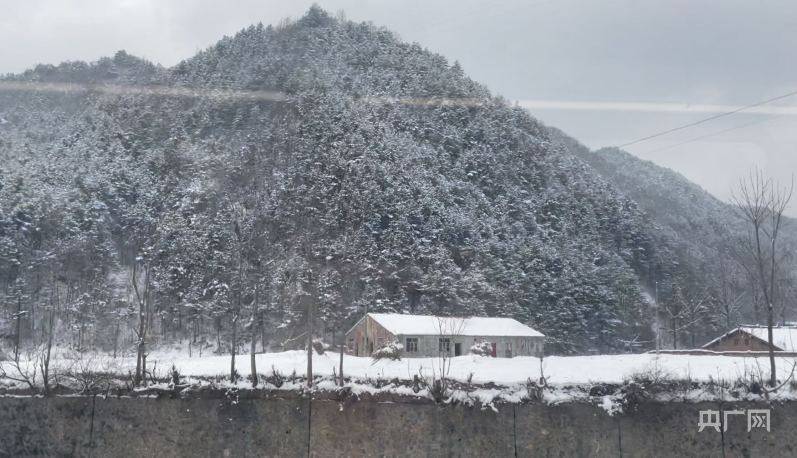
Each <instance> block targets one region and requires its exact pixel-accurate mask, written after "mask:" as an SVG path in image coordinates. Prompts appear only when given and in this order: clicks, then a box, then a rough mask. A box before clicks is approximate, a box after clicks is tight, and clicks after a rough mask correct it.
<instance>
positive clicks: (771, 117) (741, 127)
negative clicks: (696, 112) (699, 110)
mask: <svg viewBox="0 0 797 458" xmlns="http://www.w3.org/2000/svg"><path fill="white" fill-rule="evenodd" d="M780 117H781V115H776V116H770V117H768V118H764V119H758V120H756V121H753V122H748V123H745V124H741V125H738V126H733V127H729V128H727V129H723V130H720V131H719V132H712V133H710V134H706V135H701V136H699V137H695V138H691V139H689V140H684V141H682V142H679V143H676V144H674V145H668V146H665V147H663V148H657V149H654V150H650V151H645V154H650V153H658V152H659V151H666V150H668V149H673V148H676V147H679V146H681V145H686V144H687V143H692V142H696V141H700V140H703V139H705V138H709V137H714V136H716V135H720V134H724V133H726V132H730V131H732V130H737V129H744V128H745V127H750V126H754V125H756V124H762V123H765V122H769V121H772V120H773V119H777V118H780Z"/></svg>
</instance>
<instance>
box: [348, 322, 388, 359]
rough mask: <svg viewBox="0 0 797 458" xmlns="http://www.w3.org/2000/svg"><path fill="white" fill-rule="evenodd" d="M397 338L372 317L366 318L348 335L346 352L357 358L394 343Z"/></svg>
mask: <svg viewBox="0 0 797 458" xmlns="http://www.w3.org/2000/svg"><path fill="white" fill-rule="evenodd" d="M395 338H396V337H395V336H394V335H393V334H391V333H390V332H388V330H387V329H385V328H384V327H382V325H380V324H379V323H377V322H376V320H374V319H373V318H371V317H370V316H366V317H365V319H364V320H361V321H360V322H359V323H358V324H357V326H355V327H354V328H352V330H351V331H350V332H349V333H348V334H346V352H347V353H348V354H350V355H355V356H371V353H372V352H374V351H375V350H378V349H379V348H381V347H382V346H384V345H386V344H388V343H390V342H392V341H393V340H394V339H395Z"/></svg>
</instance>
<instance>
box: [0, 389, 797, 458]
mask: <svg viewBox="0 0 797 458" xmlns="http://www.w3.org/2000/svg"><path fill="white" fill-rule="evenodd" d="M746 408H771V409H772V423H771V432H767V431H766V430H764V429H755V430H753V431H752V432H750V433H748V432H747V429H746V421H745V419H744V417H741V416H739V417H732V419H731V421H729V430H728V431H727V432H725V433H724V434H722V433H718V432H716V431H714V430H713V429H707V430H704V431H703V432H698V431H697V429H698V428H697V421H698V416H699V415H698V412H699V411H700V410H701V409H715V410H721V409H725V410H733V409H746ZM795 421H797V404H777V405H772V406H767V405H753V404H749V403H738V404H727V405H718V404H713V403H702V404H678V403H670V404H652V403H651V404H643V405H641V406H639V409H638V411H637V412H635V413H633V414H627V415H620V416H617V417H610V416H608V415H607V414H606V413H605V412H604V411H603V410H601V409H600V408H597V407H594V406H591V405H588V404H569V405H560V406H544V405H520V406H512V405H507V406H503V407H500V408H499V411H498V412H494V411H492V410H489V409H488V410H481V409H478V408H470V407H463V406H438V405H435V404H431V403H419V402H384V401H383V402H374V401H355V402H351V401H348V402H347V403H346V404H339V403H338V402H335V401H333V400H314V401H312V402H311V401H309V400H308V399H306V398H305V399H302V398H292V399H284V398H283V399H278V398H259V399H239V400H237V401H232V400H229V399H185V400H181V399H149V398H139V399H132V398H109V399H103V398H101V397H97V398H92V397H88V398H86V397H63V398H47V399H43V398H15V397H5V398H0V456H31V455H44V456H90V455H91V456H122V457H124V456H214V457H215V456H234V457H244V456H308V455H311V456H374V455H389V456H397V455H401V456H499V457H500V456H568V457H569V456H598V457H601V456H607V457H609V456H611V457H618V456H709V457H711V456H717V457H719V456H795V454H797V435H794V434H793V429H792V428H793V425H794V424H797V423H795Z"/></svg>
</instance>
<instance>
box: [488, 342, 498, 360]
mask: <svg viewBox="0 0 797 458" xmlns="http://www.w3.org/2000/svg"><path fill="white" fill-rule="evenodd" d="M490 345H492V346H493V351H492V352H491V353H490V356H492V357H493V358H495V357H496V356H498V353H497V352H496V351H495V350H496V348H495V347H496V345H495V342H493V343H491V344H490Z"/></svg>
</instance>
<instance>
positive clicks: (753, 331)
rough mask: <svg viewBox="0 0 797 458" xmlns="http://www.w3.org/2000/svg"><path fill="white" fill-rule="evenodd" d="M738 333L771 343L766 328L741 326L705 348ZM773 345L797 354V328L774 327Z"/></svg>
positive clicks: (704, 346)
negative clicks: (744, 333)
mask: <svg viewBox="0 0 797 458" xmlns="http://www.w3.org/2000/svg"><path fill="white" fill-rule="evenodd" d="M736 331H742V332H746V333H747V334H750V335H752V336H753V337H755V338H757V339H760V340H763V341H764V342H769V336H768V335H767V327H766V326H750V325H748V326H739V327H738V328H734V329H732V330H730V331H728V332H726V333H725V334H723V335H721V336H719V337H717V338H716V339H714V340H712V341H711V342H709V343H707V344H705V345H703V348H706V347H708V346H710V345H712V344H714V343H716V342H719V341H720V340H722V339H723V338H725V337H726V336H729V335H731V334H733V333H734V332H736ZM772 343H773V344H775V346H776V347H778V349H780V350H782V351H789V352H797V327H792V326H773V327H772Z"/></svg>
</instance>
